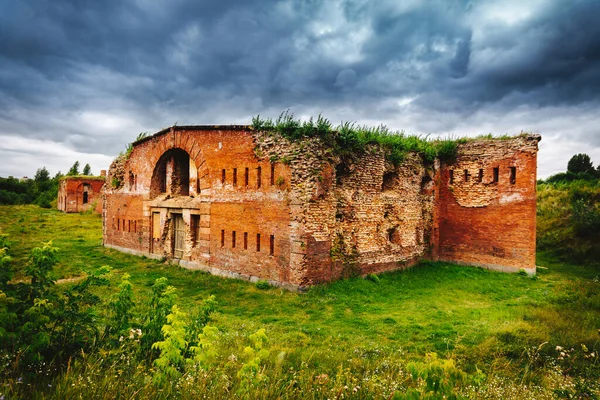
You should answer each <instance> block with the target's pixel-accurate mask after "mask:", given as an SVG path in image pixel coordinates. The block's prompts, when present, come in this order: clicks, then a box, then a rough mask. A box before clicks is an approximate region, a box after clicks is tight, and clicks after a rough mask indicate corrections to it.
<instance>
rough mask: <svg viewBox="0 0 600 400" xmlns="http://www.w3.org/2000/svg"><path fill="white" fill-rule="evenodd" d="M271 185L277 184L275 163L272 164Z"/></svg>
mask: <svg viewBox="0 0 600 400" xmlns="http://www.w3.org/2000/svg"><path fill="white" fill-rule="evenodd" d="M271 186H275V164H271Z"/></svg>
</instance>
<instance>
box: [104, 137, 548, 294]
mask: <svg viewBox="0 0 600 400" xmlns="http://www.w3.org/2000/svg"><path fill="white" fill-rule="evenodd" d="M539 140H540V136H539V135H519V136H516V137H513V138H509V139H475V140H468V141H465V142H464V143H462V144H459V145H458V154H457V157H456V160H455V161H453V162H450V163H448V162H443V161H441V160H439V159H436V160H435V161H434V162H433V163H426V162H424V161H423V158H422V157H421V156H420V155H419V154H417V153H408V154H407V155H406V156H405V158H404V160H403V161H402V162H401V163H400V164H399V165H397V166H394V165H393V164H392V163H390V162H388V161H386V158H385V155H384V152H383V151H381V149H380V148H379V147H378V145H373V146H371V147H370V148H368V149H365V150H366V151H365V152H364V154H362V155H360V156H359V157H356V158H355V159H354V160H353V161H352V162H342V161H341V160H340V159H336V157H335V155H332V154H331V150H330V149H329V148H328V147H327V146H325V145H324V144H323V142H322V141H319V140H316V139H301V140H295V141H290V140H288V139H285V138H284V137H282V136H280V135H278V134H276V133H274V132H261V131H255V130H254V129H252V128H251V127H250V126H233V125H232V126H174V127H171V128H168V129H165V130H162V131H160V132H158V133H156V134H155V135H153V136H150V137H147V138H144V139H141V140H138V141H137V142H134V143H133V146H132V151H131V153H130V154H129V156H128V157H126V156H125V157H120V158H117V159H116V160H115V161H114V162H113V164H112V165H111V168H110V170H109V173H108V179H107V184H106V186H105V188H104V191H105V196H104V207H103V222H104V223H103V240H104V245H105V246H107V247H111V248H115V249H118V250H121V251H125V252H129V253H134V254H139V255H146V256H152V257H156V258H163V257H165V258H168V259H172V260H173V261H175V262H177V263H179V264H180V265H182V266H185V267H187V268H192V269H202V270H206V271H210V272H211V273H213V274H219V275H224V276H230V277H238V278H244V279H250V280H258V279H265V280H268V281H270V282H271V283H273V284H277V285H280V286H285V287H288V288H303V287H308V286H311V285H314V284H318V283H322V282H329V281H332V280H335V279H339V278H340V277H344V276H350V275H355V274H360V275H364V274H368V273H378V272H382V271H390V270H395V269H401V268H405V267H407V266H409V265H412V264H414V263H416V262H417V261H419V260H446V261H452V262H456V263H461V264H468V265H474V266H481V267H484V268H490V269H495V270H501V271H514V272H516V271H519V270H521V269H523V270H525V271H527V272H528V273H530V274H533V273H535V218H536V158H537V150H538V141H539Z"/></svg>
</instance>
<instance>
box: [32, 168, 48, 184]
mask: <svg viewBox="0 0 600 400" xmlns="http://www.w3.org/2000/svg"><path fill="white" fill-rule="evenodd" d="M49 180H50V172H48V170H47V169H46V167H42V168H38V169H37V171H35V181H36V182H38V183H41V182H47V181H49Z"/></svg>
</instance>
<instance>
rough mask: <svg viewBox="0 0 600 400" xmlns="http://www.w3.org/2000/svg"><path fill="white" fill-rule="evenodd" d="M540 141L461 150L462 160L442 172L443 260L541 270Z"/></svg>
mask: <svg viewBox="0 0 600 400" xmlns="http://www.w3.org/2000/svg"><path fill="white" fill-rule="evenodd" d="M538 141H539V137H538V136H519V137H516V138H513V139H508V140H497V139H496V140H479V141H473V142H468V143H466V144H462V145H460V147H459V157H458V159H457V161H456V162H455V163H453V164H451V165H444V166H443V167H442V170H441V182H440V202H439V203H440V222H439V227H440V234H439V236H440V239H439V242H440V244H439V257H440V259H444V260H451V261H456V262H463V263H466V264H471V265H481V266H486V267H490V268H495V269H500V270H507V271H515V270H517V271H518V270H519V269H527V270H529V271H532V272H533V271H535V215H536V168H537V163H536V157H537V145H538ZM494 169H496V171H497V172H496V174H497V176H496V177H495V176H494V174H495V172H494ZM511 169H512V171H511ZM451 171H453V173H452V175H453V179H452V183H451V182H450V180H451V179H450V174H451ZM465 171H467V178H465ZM480 171H481V175H480ZM511 174H512V175H511ZM480 176H481V178H480Z"/></svg>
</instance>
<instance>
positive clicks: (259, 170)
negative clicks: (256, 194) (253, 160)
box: [256, 167, 262, 189]
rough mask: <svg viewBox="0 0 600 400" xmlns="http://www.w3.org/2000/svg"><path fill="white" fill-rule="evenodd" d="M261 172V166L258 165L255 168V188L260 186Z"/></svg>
mask: <svg viewBox="0 0 600 400" xmlns="http://www.w3.org/2000/svg"><path fill="white" fill-rule="evenodd" d="M261 173H262V168H261V167H258V168H257V169H256V188H257V189H260V186H261V184H262V176H261Z"/></svg>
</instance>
